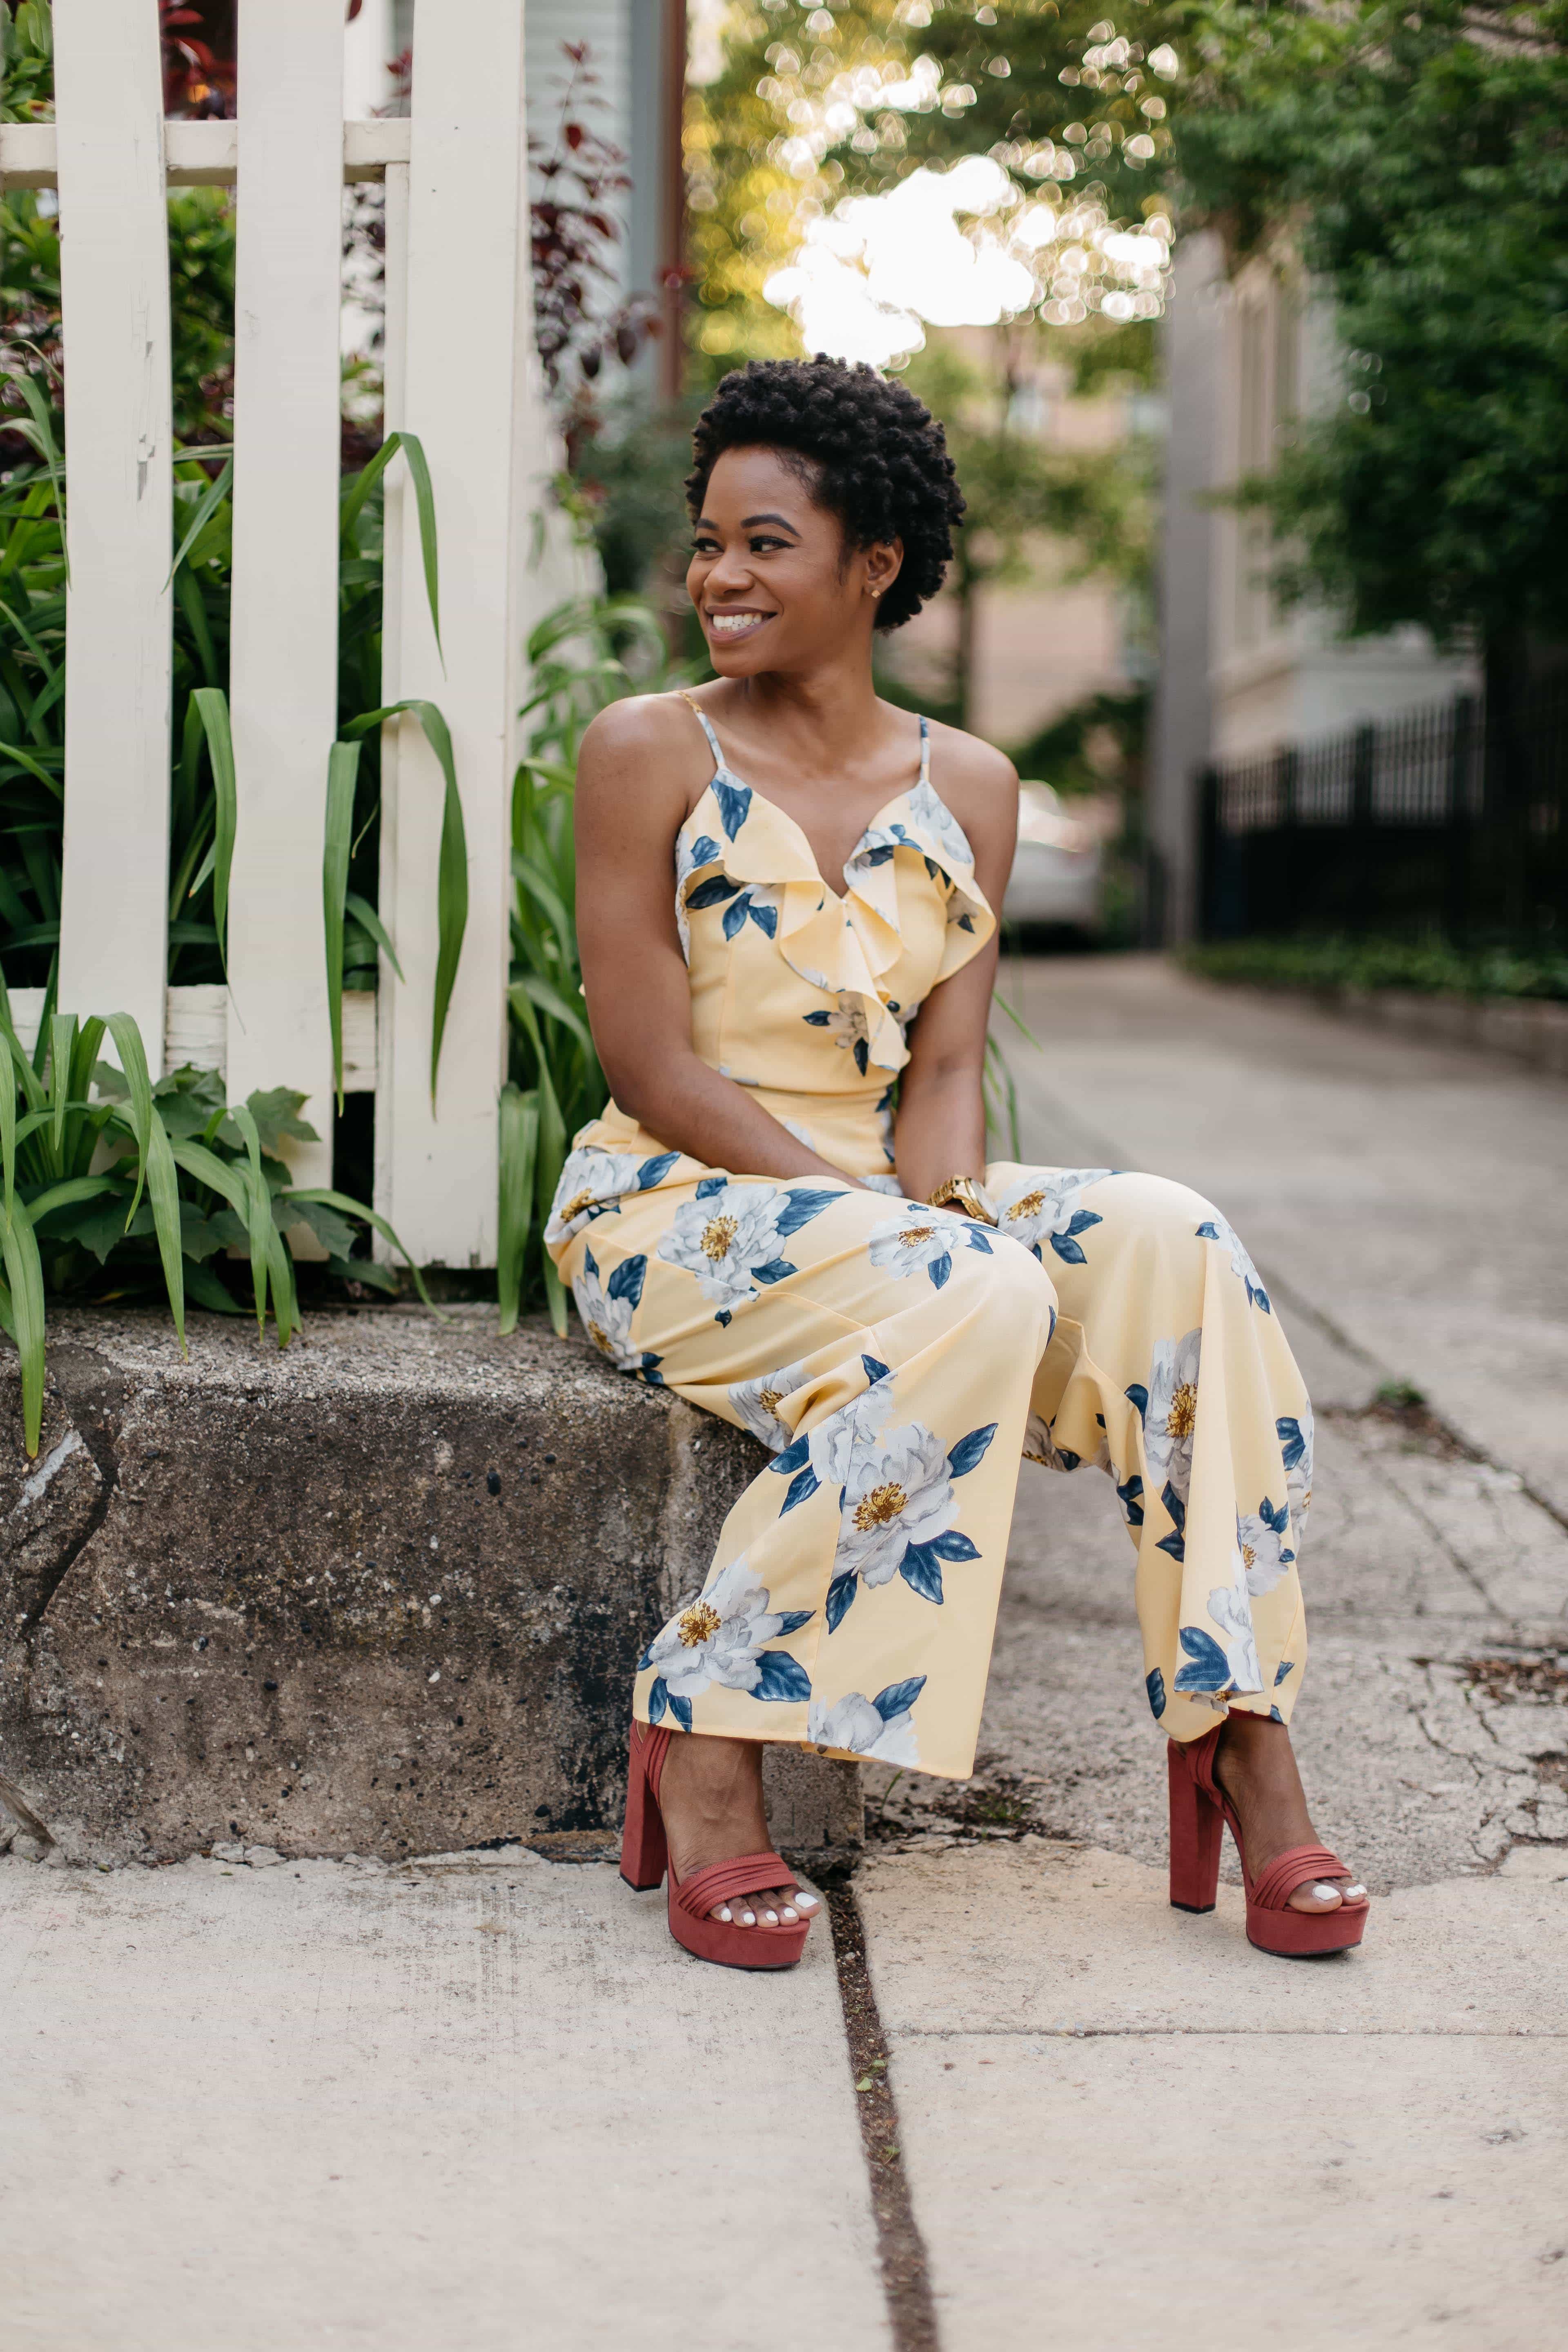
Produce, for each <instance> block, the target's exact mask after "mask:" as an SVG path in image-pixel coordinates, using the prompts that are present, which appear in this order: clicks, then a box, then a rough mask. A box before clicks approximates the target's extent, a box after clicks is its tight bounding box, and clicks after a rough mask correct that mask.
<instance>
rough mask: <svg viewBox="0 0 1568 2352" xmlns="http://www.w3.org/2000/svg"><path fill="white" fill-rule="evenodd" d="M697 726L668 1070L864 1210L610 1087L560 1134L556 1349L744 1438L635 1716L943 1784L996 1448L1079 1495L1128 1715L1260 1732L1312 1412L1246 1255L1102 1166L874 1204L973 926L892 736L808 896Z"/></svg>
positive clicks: (642, 1671)
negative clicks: (713, 1082) (696, 1081)
mask: <svg viewBox="0 0 1568 2352" xmlns="http://www.w3.org/2000/svg"><path fill="white" fill-rule="evenodd" d="M693 708H694V709H695V708H696V706H695V705H693ZM698 716H699V718H700V719H701V720H702V726H703V729H704V731H705V733H706V734H707V736H708V740H709V743H710V748H711V750H712V752H713V756H714V759H715V761H716V762H717V772H716V773H715V775H714V777H713V780H712V782H711V783H710V786H709V788H708V790H707V791H706V793H704V794H703V797H702V799H701V801H700V803H699V804H698V806H697V808H696V809H695V810H694V811H693V813H692V814H691V815H690V816H689V818H688V820H687V822H686V823H685V824H684V825H683V826H682V827H681V829H680V833H679V836H678V839H677V843H676V873H675V889H676V920H677V925H678V928H679V934H680V940H681V944H682V947H683V949H684V950H685V952H686V958H687V963H688V967H689V972H690V980H691V1024H692V1036H693V1040H694V1042H695V1045H696V1048H697V1051H698V1053H699V1054H700V1055H701V1056H702V1058H703V1059H704V1060H705V1061H706V1062H707V1063H709V1065H710V1066H711V1067H713V1068H715V1069H718V1070H721V1071H722V1072H723V1073H724V1075H725V1076H728V1077H731V1078H733V1079H734V1080H735V1081H736V1082H737V1084H739V1085H741V1086H744V1087H752V1088H753V1089H754V1090H755V1093H756V1095H757V1098H758V1100H759V1101H760V1102H761V1103H762V1104H763V1108H765V1109H767V1110H769V1111H771V1112H772V1113H773V1117H774V1118H777V1119H779V1120H780V1121H781V1122H782V1123H783V1125H784V1127H786V1128H787V1129H789V1131H790V1133H791V1134H792V1135H795V1136H798V1137H799V1138H800V1139H801V1141H802V1142H804V1143H805V1144H807V1145H808V1146H809V1147H810V1148H811V1149H812V1150H814V1151H816V1152H818V1153H819V1154H820V1155H821V1156H822V1157H823V1158H824V1159H825V1160H831V1161H832V1162H833V1164H834V1165H835V1166H836V1167H838V1168H842V1169H844V1170H845V1171H847V1173H848V1174H851V1175H853V1176H855V1177H857V1178H858V1179H859V1180H860V1182H861V1183H862V1184H866V1183H869V1184H870V1185H871V1186H872V1187H873V1188H874V1189H873V1190H872V1191H870V1192H867V1191H862V1190H858V1189H855V1188H852V1187H851V1186H849V1185H847V1184H845V1185H840V1184H836V1183H833V1182H832V1181H827V1180H824V1179H820V1178H817V1177H804V1178H802V1177H797V1178H789V1179H781V1178H777V1177H771V1176H751V1175H747V1174H746V1173H745V1172H744V1171H729V1170H723V1169H711V1168H705V1167H703V1166H702V1165H701V1164H700V1162H699V1161H697V1160H691V1159H689V1158H687V1157H686V1156H685V1155H684V1154H681V1153H678V1152H674V1151H670V1150H667V1149H666V1148H665V1147H664V1145H663V1144H662V1143H661V1142H660V1141H659V1140H658V1138H657V1137H655V1136H651V1135H647V1134H646V1133H644V1132H643V1131H642V1129H639V1128H638V1127H637V1124H636V1122H635V1121H634V1120H632V1119H630V1118H626V1116H625V1115H624V1113H622V1112H621V1111H619V1110H617V1109H616V1106H615V1104H614V1103H611V1104H610V1105H609V1106H608V1108H606V1110H605V1115H604V1117H603V1118H600V1119H597V1120H595V1122H594V1123H593V1125H592V1126H590V1127H586V1128H584V1129H583V1130H582V1132H581V1133H580V1134H579V1135H578V1136H577V1137H576V1138H575V1139H574V1148H573V1150H572V1153H571V1156H570V1157H569V1159H568V1160H567V1162H566V1166H565V1170H564V1171H563V1176H562V1179H561V1184H560V1188H559V1191H558V1192H557V1194H556V1198H555V1202H554V1207H553V1211H552V1216H551V1220H550V1223H549V1226H548V1229H547V1233H546V1242H547V1245H548V1247H549V1248H550V1251H551V1254H552V1256H553V1258H554V1260H555V1263H556V1265H558V1267H559V1268H560V1270H561V1273H562V1275H563V1278H564V1279H565V1280H566V1281H568V1282H569V1283H570V1284H571V1286H572V1289H573V1292H574V1297H575V1299H576V1303H577V1310H578V1313H579V1315H580V1316H581V1318H582V1320H583V1323H584V1327H585V1328H586V1329H587V1331H588V1333H589V1335H590V1336H591V1338H592V1339H594V1341H595V1343H596V1345H597V1346H598V1347H599V1348H600V1349H602V1351H603V1352H604V1354H605V1356H606V1357H607V1358H608V1360H610V1361H611V1362H612V1363H614V1364H616V1366H618V1367H619V1368H620V1369H621V1370H625V1371H627V1372H630V1373H632V1374H634V1375H635V1376H636V1377H637V1378H639V1379H642V1380H645V1381H653V1382H656V1383H661V1384H663V1385H665V1386H667V1387H669V1388H672V1389H674V1390H675V1391H677V1392H678V1393H679V1395H681V1396H683V1397H686V1398H688V1399H689V1401H690V1402H692V1403H694V1404H698V1405H700V1406H701V1407H702V1408H703V1409H704V1410H705V1411H707V1412H713V1413H717V1414H718V1415H719V1416H720V1417H721V1419H722V1420H724V1421H728V1422H732V1423H738V1424H739V1425H740V1426H741V1427H742V1428H744V1429H749V1430H751V1431H752V1432H753V1433H754V1434H755V1435H756V1436H757V1437H759V1438H761V1440H762V1441H763V1444H765V1445H767V1446H769V1447H770V1448H771V1449H772V1451H773V1460H772V1462H771V1463H770V1464H769V1465H767V1466H766V1468H764V1469H763V1471H762V1472H761V1473H760V1474H759V1475H758V1476H757V1477H756V1478H755V1479H754V1480H753V1481H752V1485H751V1486H749V1487H748V1488H747V1489H746V1491H745V1493H744V1494H743V1495H742V1496H741V1497H740V1499H739V1501H738V1502H737V1503H736V1504H735V1505H734V1507H733V1508H732V1509H731V1512H730V1515H729V1517H728V1518H727V1519H726V1521H725V1523H724V1528H723V1532H722V1535H721V1538H720V1542H719V1548H718V1551H717V1554H716V1556H715V1558H714V1561H713V1565H712V1569H711V1570H710V1575H709V1578H708V1581H707V1583H706V1585H705V1587H704V1589H703V1591H702V1592H701V1593H700V1594H699V1595H696V1596H694V1597H693V1598H692V1599H691V1600H690V1601H688V1602H687V1604H686V1605H685V1606H684V1607H682V1608H681V1609H680V1610H679V1612H678V1613H677V1614H676V1616H674V1617H673V1618H672V1619H671V1620H670V1622H669V1623H668V1625H666V1626H665V1628H664V1629H663V1631H662V1632H661V1633H658V1636H657V1637H656V1638H655V1640H654V1641H653V1642H651V1643H649V1645H648V1647H647V1651H646V1652H645V1653H644V1655H643V1657H642V1659H641V1660H640V1662H639V1669H638V1674H637V1687H636V1699H635V1711H636V1714H637V1717H638V1719H639V1720H640V1721H643V1722H645V1723H665V1724H668V1725H669V1726H671V1727H679V1728H681V1729H684V1730H687V1731H698V1732H713V1733H722V1734H726V1735H728V1736H730V1737H731V1738H737V1737H738V1738H752V1739H773V1740H791V1741H800V1742H805V1743H807V1744H809V1745H811V1746H812V1747H814V1748H818V1749H819V1750H822V1751H824V1752H826V1753H829V1754H832V1755H838V1756H850V1757H876V1758H879V1759H884V1760H886V1761H888V1762H891V1763H898V1764H903V1765H911V1766H918V1767H919V1769H921V1770H922V1771H926V1772H935V1773H942V1774H945V1775H948V1776H950V1777H952V1778H954V1779H963V1778H964V1777H965V1776H967V1774H968V1773H969V1772H970V1771H971V1770H972V1769H973V1760H974V1743H975V1739H976V1736H977V1734H978V1730H979V1725H980V1713H981V1706H982V1703H983V1701H984V1693H985V1676H986V1670H987V1666H988V1664H989V1660H990V1654H991V1641H992V1633H993V1628H994V1622H995V1616H996V1604H997V1598H998V1593H999V1591H1000V1587H1001V1581H1002V1569H1003V1563H1004V1561H1005V1557H1006V1550H1007V1534H1008V1526H1009V1522H1010V1520H1011V1517H1012V1513H1013V1498H1014V1492H1015V1489H1016V1485H1017V1476H1018V1463H1019V1459H1020V1456H1021V1455H1023V1454H1028V1455H1030V1456H1031V1457H1032V1458H1033V1459H1035V1460H1037V1461H1042V1462H1045V1463H1047V1464H1048V1465H1050V1466H1051V1467H1053V1468H1056V1469H1064V1470H1073V1469H1077V1468H1078V1467H1079V1465H1086V1464H1087V1465H1094V1466H1096V1467H1098V1468H1100V1469H1102V1470H1105V1471H1106V1472H1108V1473H1109V1475H1110V1478H1111V1479H1112V1480H1113V1482H1114V1484H1115V1487H1116V1493H1117V1497H1118V1500H1119V1502H1120V1504H1121V1512H1122V1516H1123V1517H1124V1519H1125V1521H1126V1524H1127V1528H1128V1531H1129V1533H1130V1535H1131V1538H1132V1541H1133V1544H1134V1546H1135V1547H1136V1551H1137V1602H1138V1615H1139V1621H1140V1624H1141V1626H1142V1638H1143V1656H1144V1665H1145V1667H1146V1670H1147V1675H1146V1680H1147V1688H1148V1694H1149V1703H1150V1706H1151V1707H1152V1710H1153V1714H1154V1717H1155V1718H1156V1719H1157V1721H1158V1722H1159V1723H1160V1725H1161V1727H1162V1728H1163V1730H1165V1731H1167V1732H1169V1733H1170V1734H1171V1735H1172V1736H1173V1738H1177V1739H1192V1738H1197V1737H1198V1736H1199V1735H1200V1734H1201V1733H1202V1732H1204V1731H1205V1730H1206V1729H1208V1728H1209V1727H1210V1726H1211V1725H1212V1724H1213V1723H1214V1721H1215V1717H1216V1716H1217V1715H1223V1714H1224V1713H1225V1712H1226V1709H1227V1707H1228V1706H1232V1705H1235V1706H1242V1707H1245V1708H1247V1709H1249V1710H1251V1711H1253V1712H1255V1713H1261V1714H1265V1715H1268V1714H1273V1715H1275V1716H1276V1717H1279V1718H1280V1719H1288V1718H1289V1714H1290V1709H1291V1705H1292V1702H1293V1700H1294V1698H1295V1696H1296V1692H1297V1689H1298V1687H1299V1686H1300V1679H1301V1669H1302V1666H1303V1664H1304V1662H1305V1658H1306V1636H1305V1631H1304V1627H1303V1623H1302V1614H1301V1600H1300V1585H1299V1582H1298V1579H1297V1570H1296V1559H1297V1554H1298V1552H1299V1551H1300V1542H1301V1528H1302V1522H1303V1520H1304V1518H1305V1516H1306V1511H1307V1506H1308V1502H1309V1499H1310V1485H1311V1461H1312V1420H1311V1412H1310V1406H1309V1404H1308V1401H1307V1397H1306V1393H1305V1391H1304V1390H1303V1388H1302V1384H1301V1379H1300V1373H1299V1372H1298V1370H1297V1369H1296V1365H1295V1362H1294V1360H1292V1357H1291V1354H1290V1350H1289V1347H1288V1345H1287V1343H1286V1340H1285V1338H1284V1335H1283V1334H1282V1332H1281V1331H1280V1328H1279V1320H1278V1318H1277V1317H1276V1316H1275V1313H1274V1311H1273V1307H1272V1306H1271V1303H1270V1301H1269V1299H1268V1294H1267V1292H1266V1291H1265V1289H1264V1287H1263V1286H1262V1284H1261V1283H1260V1282H1259V1280H1258V1273H1257V1270H1256V1268H1255V1267H1254V1265H1253V1264H1252V1261H1251V1259H1250V1258H1249V1257H1248V1255H1247V1252H1246V1250H1245V1249H1244V1248H1243V1246H1242V1244H1241V1243H1240V1241H1239V1240H1238V1239H1237V1235H1236V1234H1235V1233H1234V1232H1233V1231H1232V1229H1231V1227H1230V1225H1229V1224H1228V1223H1226V1220H1225V1218H1224V1217H1223V1216H1221V1215H1220V1214H1219V1213H1218V1212H1217V1211H1216V1210H1215V1209H1213V1208H1211V1207H1210V1205H1209V1203H1208V1202H1206V1201H1205V1200H1203V1199H1201V1198H1200V1197H1199V1196H1198V1195H1197V1194H1196V1193H1194V1192H1188V1191H1187V1190H1186V1188H1185V1187H1184V1186H1183V1185H1180V1184H1175V1183H1171V1182H1168V1181H1165V1180H1164V1179H1163V1178H1161V1177H1155V1176H1142V1175H1136V1174H1131V1173H1126V1172H1123V1171H1117V1170H1114V1169H1108V1168H1026V1167H1021V1166H1019V1165H1017V1164H1016V1162H1014V1161H1011V1160H998V1161H993V1162H992V1164H991V1165H990V1167H989V1168H988V1169H987V1170H986V1176H985V1181H986V1185H987V1189H988V1190H989V1192H990V1193H991V1195H992V1198H993V1200H994V1202H996V1204H997V1209H998V1219H999V1223H998V1227H997V1229H995V1230H992V1229H989V1228H987V1227H985V1226H984V1225H982V1224H978V1223H971V1222H970V1221H969V1220H967V1219H965V1218H963V1217H962V1216H958V1215H954V1214H951V1213H945V1212H942V1211H939V1210H932V1209H929V1208H925V1207H922V1206H921V1205H920V1204H918V1203H915V1202H910V1201H907V1200H905V1199H904V1198H903V1197H902V1196H901V1195H900V1191H899V1187H898V1183H897V1181H896V1179H895V1177H894V1176H893V1173H892V1165H893V1150H892V1097H891V1089H892V1087H893V1083H894V1080H895V1079H896V1077H897V1075H898V1073H899V1071H900V1068H901V1067H902V1066H903V1065H904V1064H905V1062H907V1060H908V1058H909V1053H908V1046H907V1044H906V1039H907V1035H908V1031H909V1026H910V1022H911V1020H912V1019H913V1018H914V1016H915V1014H916V1013H917V1012H918V1011H919V1008H920V1005H921V1002H922V1000H923V999H924V998H925V997H926V996H927V995H928V994H929V992H930V991H931V989H932V988H933V987H935V986H936V985H937V984H938V982H941V981H943V980H945V979H947V978H948V976H949V975H950V974H951V973H952V972H954V971H958V970H959V968H960V967H961V966H962V965H963V964H964V963H966V962H967V961H969V959H970V957H971V956H973V954H975V952H976V951H977V950H979V948H980V947H981V946H982V945H983V944H984V941H985V940H987V939H988V938H989V937H990V935H991V932H992V931H993V929H994V918H993V915H992V913H991V909H990V908H989V907H988V906H987V905H986V903H985V900H984V897H983V895H982V893H981V891H980V889H979V887H978V886H977V885H976V882H975V879H974V861H973V855H972V853H971V850H970V847H969V844H968V841H967V840H966V838H965V836H964V834H963V828H962V827H961V826H960V825H959V824H958V823H957V821H956V820H955V819H954V817H953V816H952V814H951V812H950V811H949V810H948V809H947V808H946V807H945V806H944V804H943V803H942V800H941V799H940V797H939V796H938V794H937V793H936V791H935V789H934V788H933V786H932V783H931V776H930V772H929V771H930V746H929V738H928V732H927V729H926V725H925V722H924V721H923V720H922V721H921V770H920V776H919V780H918V782H915V783H914V784H913V785H912V786H911V787H910V790H909V791H907V792H902V793H899V794H898V795H897V796H896V797H895V798H894V799H893V800H891V801H889V803H888V805H887V806H886V808H884V809H883V810H881V811H880V813H879V814H878V815H877V816H876V818H875V819H874V820H873V821H872V823H871V824H869V825H868V827H867V829H866V831H865V833H864V834H863V835H862V836H861V838H860V841H859V842H858V845H857V846H856V848H855V850H854V852H853V853H852V855H851V856H850V857H849V859H848V862H847V865H846V866H845V869H844V877H843V879H844V889H843V892H842V894H841V893H839V892H838V891H837V890H835V889H833V888H832V887H830V886H829V885H828V884H827V883H826V881H825V880H824V878H823V877H822V875H821V874H820V873H819V872H818V870H817V867H816V860H815V857H814V856H813V854H812V851H811V848H810V846H809V845H808V843H807V842H806V839H805V835H804V834H803V833H802V832H801V830H800V827H799V826H798V825H797V824H795V821H794V819H793V818H792V817H790V816H787V815H786V814H784V810H783V809H782V808H780V807H778V806H777V805H776V804H775V803H773V802H771V801H769V800H767V799H766V798H765V797H764V795H763V793H759V792H757V791H755V790H753V789H752V788H751V787H749V786H748V785H746V784H745V783H743V782H742V781H741V779H740V778H739V777H738V776H736V775H734V774H732V773H731V771H730V769H729V768H728V767H727V766H726V765H725V762H724V760H723V756H722V753H721V751H720V747H719V743H718V740H717V739H716V737H715V736H714V734H713V730H712V729H711V728H710V726H709V724H708V721H707V719H706V718H703V716H702V714H701V712H700V711H699V712H698ZM879 1194H881V1195H884V1196H885V1197H882V1198H879V1197H878V1195H879Z"/></svg>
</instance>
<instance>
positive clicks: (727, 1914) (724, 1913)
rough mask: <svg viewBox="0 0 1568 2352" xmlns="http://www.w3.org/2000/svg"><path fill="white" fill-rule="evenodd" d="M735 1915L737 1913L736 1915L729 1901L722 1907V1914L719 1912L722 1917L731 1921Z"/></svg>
mask: <svg viewBox="0 0 1568 2352" xmlns="http://www.w3.org/2000/svg"><path fill="white" fill-rule="evenodd" d="M719 1916H720V1918H721V1919H723V1920H725V1921H726V1922H727V1921H729V1920H731V1919H732V1918H733V1917H734V1916H735V1915H734V1913H733V1912H732V1911H731V1908H730V1906H729V1905H728V1904H727V1903H726V1904H725V1906H724V1908H723V1909H722V1911H721V1912H720V1914H719Z"/></svg>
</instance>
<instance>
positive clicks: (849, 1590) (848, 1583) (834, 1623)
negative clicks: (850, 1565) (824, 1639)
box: [825, 1572, 856, 1633]
mask: <svg viewBox="0 0 1568 2352" xmlns="http://www.w3.org/2000/svg"><path fill="white" fill-rule="evenodd" d="M855 1583H856V1580H855V1577H854V1574H853V1573H852V1572H851V1574H849V1575H848V1576H836V1577H835V1578H834V1580H833V1581H832V1583H831V1584H830V1585H829V1586H828V1588H827V1606H826V1612H825V1613H826V1618H827V1630H828V1632H829V1633H837V1631H838V1628H839V1626H840V1625H841V1624H842V1623H843V1622H844V1618H845V1614H846V1612H847V1610H848V1607H849V1603H850V1602H851V1601H853V1600H854V1598H855Z"/></svg>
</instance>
